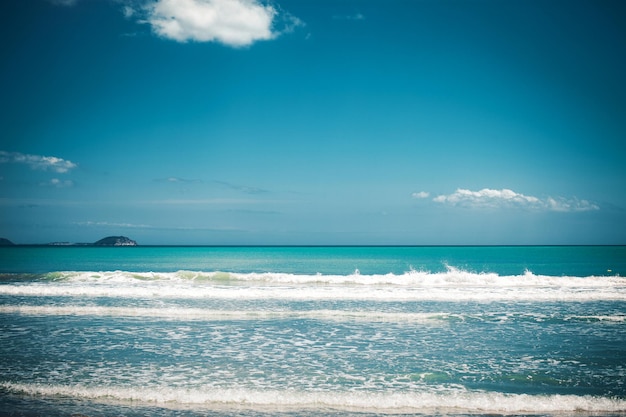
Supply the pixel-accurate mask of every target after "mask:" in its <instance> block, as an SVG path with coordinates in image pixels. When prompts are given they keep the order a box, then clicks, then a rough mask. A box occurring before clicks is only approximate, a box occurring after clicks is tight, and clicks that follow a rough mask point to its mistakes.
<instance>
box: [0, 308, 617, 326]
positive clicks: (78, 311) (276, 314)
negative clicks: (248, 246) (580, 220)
mask: <svg viewBox="0 0 626 417" xmlns="http://www.w3.org/2000/svg"><path fill="white" fill-rule="evenodd" d="M0 314H20V315H25V316H105V317H141V318H156V319H166V320H176V321H180V320H185V321H186V320H192V321H245V320H275V319H291V320H295V319H312V320H325V321H340V322H344V321H366V322H410V323H436V322H449V321H491V322H493V321H498V322H503V321H508V320H512V319H519V320H530V321H536V322H543V321H545V320H547V319H550V320H561V321H592V322H595V321H601V322H612V323H624V322H626V315H619V314H617V315H594V316H580V315H564V316H554V315H552V316H549V317H548V316H546V315H544V314H534V313H519V314H516V313H511V312H507V313H484V314H483V313H445V312H434V313H411V312H382V311H355V310H350V311H346V310H306V311H295V310H274V311H271V310H211V309H202V308H184V307H175V308H174V307H170V308H146V307H111V306H75V305H70V306H36V305H33V306H29V305H3V306H0Z"/></svg>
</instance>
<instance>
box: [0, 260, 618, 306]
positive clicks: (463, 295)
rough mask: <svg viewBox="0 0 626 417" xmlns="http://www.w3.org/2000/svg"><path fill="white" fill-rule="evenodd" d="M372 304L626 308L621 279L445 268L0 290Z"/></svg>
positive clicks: (126, 279) (72, 280)
mask: <svg viewBox="0 0 626 417" xmlns="http://www.w3.org/2000/svg"><path fill="white" fill-rule="evenodd" d="M2 294H4V295H24V296H76V297H115V298H118V297H119V298H189V299H198V298H208V299H285V300H325V299H326V300H375V301H411V300H413V301H425V300H432V301H498V300H506V301H522V300H524V301H598V300H626V278H624V277H619V276H601V277H598V276H590V277H567V276H563V277H553V276H544V275H535V274H533V273H531V272H526V273H524V274H523V275H511V276H500V275H498V274H493V273H489V274H488V273H471V272H467V271H461V270H457V269H454V268H449V269H448V271H446V272H442V273H428V272H418V271H410V272H407V273H405V274H401V275H395V274H384V275H361V274H358V273H356V272H355V273H354V274H351V275H321V274H315V275H297V274H286V273H248V274H240V273H224V272H193V271H178V272H172V273H154V272H126V271H105V272H75V271H74V272H73V271H69V272H57V273H52V274H48V276H47V279H46V280H44V281H36V282H32V281H30V282H19V283H5V284H2V285H0V295H2Z"/></svg>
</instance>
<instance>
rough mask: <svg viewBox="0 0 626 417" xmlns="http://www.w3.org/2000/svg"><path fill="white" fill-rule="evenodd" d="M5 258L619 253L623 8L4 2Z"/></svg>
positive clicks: (624, 103) (1, 159) (0, 159)
mask: <svg viewBox="0 0 626 417" xmlns="http://www.w3.org/2000/svg"><path fill="white" fill-rule="evenodd" d="M0 19H1V25H0V32H1V36H2V43H1V44H0V48H1V51H2V53H1V55H0V56H1V58H0V59H1V61H0V64H1V65H0V91H2V94H1V95H0V126H1V129H2V133H1V136H0V236H2V237H6V238H8V239H10V240H12V241H14V242H17V243H46V242H53V241H73V242H93V241H96V240H98V239H99V238H101V237H103V236H107V235H125V236H129V237H131V238H133V239H135V240H137V241H138V242H139V243H140V244H420V245H423V244H626V211H625V209H626V77H625V76H624V74H626V25H625V24H624V22H626V3H624V2H622V1H602V0H598V1H596V0H594V1H580V0H567V1H565V0H547V1H546V0H542V1H538V0H537V1H535V0H523V1H522V0H507V1H501V0H403V1H399V0H389V1H380V0H377V1H373V0H275V1H271V2H263V1H260V0H28V1H24V0H5V1H3V2H1V4H0Z"/></svg>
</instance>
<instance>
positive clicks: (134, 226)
mask: <svg viewBox="0 0 626 417" xmlns="http://www.w3.org/2000/svg"><path fill="white" fill-rule="evenodd" d="M74 224H77V225H79V226H89V227H102V226H104V227H119V228H125V229H153V228H154V226H151V225H149V224H135V223H111V222H93V221H88V222H76V223H74Z"/></svg>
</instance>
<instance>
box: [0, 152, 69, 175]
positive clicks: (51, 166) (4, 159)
mask: <svg viewBox="0 0 626 417" xmlns="http://www.w3.org/2000/svg"><path fill="white" fill-rule="evenodd" d="M6 163H15V164H26V165H28V166H29V167H30V168H31V169H38V170H42V171H48V170H50V171H54V172H57V173H59V174H65V173H67V172H69V171H70V170H72V169H74V168H76V167H78V165H77V164H75V163H74V162H72V161H68V160H66V159H62V158H58V157H56V156H43V155H30V154H24V153H20V152H6V151H0V164H6Z"/></svg>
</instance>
